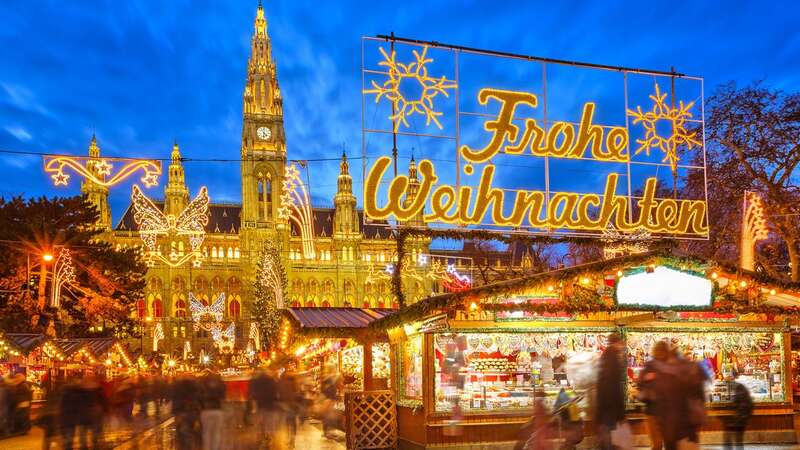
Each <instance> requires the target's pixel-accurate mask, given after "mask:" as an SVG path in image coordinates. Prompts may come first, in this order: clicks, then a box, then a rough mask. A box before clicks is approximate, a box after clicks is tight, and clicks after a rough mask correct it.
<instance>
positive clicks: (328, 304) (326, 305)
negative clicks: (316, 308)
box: [322, 300, 331, 308]
mask: <svg viewBox="0 0 800 450" xmlns="http://www.w3.org/2000/svg"><path fill="white" fill-rule="evenodd" d="M322 307H323V308H330V307H331V304H330V303H329V302H328V301H327V300H324V301H323V302H322Z"/></svg>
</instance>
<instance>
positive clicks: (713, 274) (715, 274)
mask: <svg viewBox="0 0 800 450" xmlns="http://www.w3.org/2000/svg"><path fill="white" fill-rule="evenodd" d="M711 278H712V279H714V280H716V279H717V278H719V274H718V273H717V272H711Z"/></svg>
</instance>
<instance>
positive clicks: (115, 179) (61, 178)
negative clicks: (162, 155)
mask: <svg viewBox="0 0 800 450" xmlns="http://www.w3.org/2000/svg"><path fill="white" fill-rule="evenodd" d="M109 161H114V162H120V163H122V167H121V168H120V169H119V170H118V171H117V172H116V173H114V174H113V175H112V171H113V168H114V166H113V165H112V164H111V163H110V162H109ZM67 168H68V169H72V170H73V171H75V172H76V173H77V174H78V175H80V176H82V177H83V178H85V179H86V180H87V181H89V182H92V183H95V184H98V185H100V186H106V187H109V186H113V185H115V184H119V183H120V182H122V181H124V180H125V179H126V178H128V177H130V176H131V175H132V174H134V173H135V172H137V171H139V170H142V171H143V172H144V175H143V176H142V178H141V181H142V183H143V184H144V185H145V186H147V187H152V186H155V185H157V184H158V176H159V175H161V163H160V162H159V161H150V160H143V159H130V158H103V159H99V160H98V158H96V157H92V156H68V155H54V156H45V157H44V171H45V172H47V173H49V174H51V175H50V178H52V179H53V184H54V185H56V186H66V185H67V184H69V179H70V175H69V174H67V173H65V172H64V169H67ZM107 176H108V177H109V178H108V179H106V177H107Z"/></svg>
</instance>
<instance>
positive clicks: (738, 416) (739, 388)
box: [722, 381, 753, 449]
mask: <svg viewBox="0 0 800 450" xmlns="http://www.w3.org/2000/svg"><path fill="white" fill-rule="evenodd" d="M731 390H732V391H733V415H732V416H723V417H722V419H723V420H722V424H723V425H724V426H725V448H726V449H733V448H738V449H743V448H744V446H743V445H742V440H743V438H744V430H745V428H747V422H749V421H750V417H751V416H752V415H753V398H752V397H750V391H748V390H747V388H746V387H744V385H743V384H741V383H737V382H735V381H733V382H732V383H731Z"/></svg>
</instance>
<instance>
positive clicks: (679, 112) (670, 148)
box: [628, 83, 701, 172]
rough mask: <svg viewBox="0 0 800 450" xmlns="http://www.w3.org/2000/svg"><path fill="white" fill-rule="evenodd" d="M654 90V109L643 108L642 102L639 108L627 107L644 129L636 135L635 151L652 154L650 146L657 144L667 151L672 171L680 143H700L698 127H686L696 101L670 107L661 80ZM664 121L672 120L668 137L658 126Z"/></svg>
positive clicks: (677, 158) (652, 97) (688, 146)
mask: <svg viewBox="0 0 800 450" xmlns="http://www.w3.org/2000/svg"><path fill="white" fill-rule="evenodd" d="M655 91H656V92H655V94H653V95H651V96H650V99H651V100H652V101H653V109H651V110H650V111H646V112H645V111H642V107H641V106H637V107H636V110H635V111H634V110H630V109H629V110H628V114H629V115H630V116H632V117H633V123H634V124H637V123H641V124H642V126H644V129H645V137H644V139H637V140H636V143H637V144H639V148H637V149H636V153H635V154H637V155H638V154H639V153H641V152H645V154H647V155H650V149H651V148H658V149H659V150H661V151H662V152H663V153H664V159H663V162H667V161H668V162H669V165H670V167H671V168H672V171H673V172H675V171H676V170H677V165H678V160H680V157H679V156H678V147H680V146H681V145H686V147H687V148H689V149H691V148H692V147H693V146H695V145H698V146H699V145H701V144H700V141H698V140H697V138H696V137H695V136H696V135H697V131H691V132H690V131H688V130H687V129H686V121H687V119H691V117H692V113H691V112H689V110H691V109H692V107H693V106H694V102H689V103H687V104H684V103H683V100H681V101H680V102H679V103H678V107H677V108H675V107H670V106H669V105H667V103H666V102H665V101H664V100H665V99H666V98H667V94H666V93H664V94H662V93H661V91H660V90H659V88H658V83H656V85H655ZM661 121H667V122H670V123H671V129H672V134H670V136H669V137H664V136H661V135H660V134H659V133H658V130H657V129H656V125H657V124H658V123H659V122H661Z"/></svg>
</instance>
